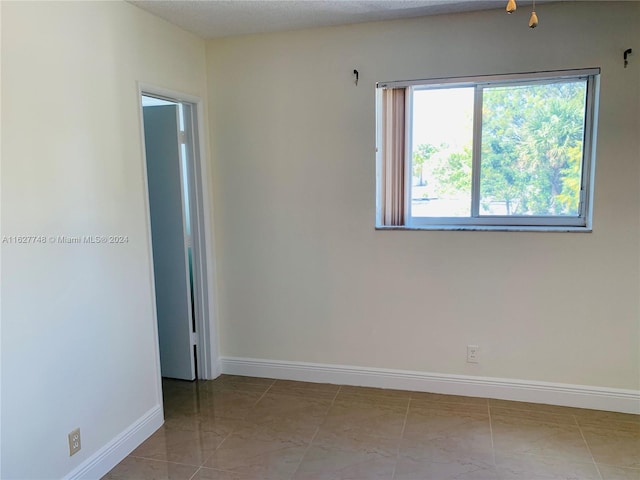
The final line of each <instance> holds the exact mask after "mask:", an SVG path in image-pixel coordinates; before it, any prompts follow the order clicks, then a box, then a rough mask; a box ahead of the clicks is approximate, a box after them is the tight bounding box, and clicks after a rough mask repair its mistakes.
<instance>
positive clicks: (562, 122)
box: [480, 80, 587, 216]
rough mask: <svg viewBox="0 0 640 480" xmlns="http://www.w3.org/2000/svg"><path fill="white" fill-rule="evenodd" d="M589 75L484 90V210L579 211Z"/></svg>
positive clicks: (566, 213) (493, 212) (575, 213)
mask: <svg viewBox="0 0 640 480" xmlns="http://www.w3.org/2000/svg"><path fill="white" fill-rule="evenodd" d="M586 92H587V87H586V81H582V80H581V81H576V82H564V83H551V84H536V85H523V86H499V87H487V88H484V90H483V108H482V158H481V170H480V215H521V216H527V215H538V216H550V215H558V216H578V215H579V203H580V184H581V177H582V144H583V137H584V119H585V98H586Z"/></svg>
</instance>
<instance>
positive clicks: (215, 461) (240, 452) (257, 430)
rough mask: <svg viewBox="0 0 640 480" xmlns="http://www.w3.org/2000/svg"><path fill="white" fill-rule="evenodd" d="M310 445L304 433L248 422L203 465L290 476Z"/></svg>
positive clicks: (261, 475) (259, 475) (259, 474)
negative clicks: (298, 434) (297, 433)
mask: <svg viewBox="0 0 640 480" xmlns="http://www.w3.org/2000/svg"><path fill="white" fill-rule="evenodd" d="M307 446H308V440H307V439H306V438H305V437H302V436H296V435H295V434H294V433H292V432H291V431H283V430H278V429H277V428H271V427H265V426H260V425H253V424H249V423H247V424H246V425H245V426H244V427H242V428H239V429H237V430H235V431H234V432H233V433H232V434H231V435H229V436H228V437H227V438H226V439H225V441H224V442H223V443H222V445H221V446H220V447H219V448H218V449H217V450H216V451H215V452H214V453H213V455H212V456H211V457H210V458H209V459H208V460H207V462H206V464H205V465H204V466H206V467H210V468H215V469H219V470H227V471H231V472H234V473H236V474H240V475H245V476H251V475H253V476H255V477H257V478H267V479H274V480H283V479H287V478H290V477H291V475H292V474H293V472H294V471H295V469H296V467H297V466H298V464H299V463H300V460H301V459H302V456H303V454H304V452H305V451H306V449H307Z"/></svg>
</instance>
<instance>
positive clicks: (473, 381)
mask: <svg viewBox="0 0 640 480" xmlns="http://www.w3.org/2000/svg"><path fill="white" fill-rule="evenodd" d="M220 367H221V371H222V373H226V374H231V375H246V376H253V377H266V378H276V379H282V380H299V381H306V382H316V383H333V384H340V385H355V386H363V387H379V388H390V389H395V390H413V391H418V392H432V393H444V394H449V395H465V396H469V397H487V398H499V399H502V400H515V401H520V402H533V403H546V404H550V405H562V406H567V407H578V408H591V409H595V410H608V411H612V412H623V413H634V414H640V391H639V390H623V389H616V388H606V387H591V386H586V385H572V384H564V383H548V382H535V381H529V380H515V379H510V378H493V377H473V376H468V375H445V374H439V373H427V372H416V371H409V370H390V369H382V368H364V367H353V366H346V365H327V364H320V363H304V362H286V361H277V360H264V359H257V358H237V357H222V358H220Z"/></svg>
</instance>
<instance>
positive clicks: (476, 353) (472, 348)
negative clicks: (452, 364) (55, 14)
mask: <svg viewBox="0 0 640 480" xmlns="http://www.w3.org/2000/svg"><path fill="white" fill-rule="evenodd" d="M479 357H480V347H478V345H467V363H478V362H479V361H480V358H479Z"/></svg>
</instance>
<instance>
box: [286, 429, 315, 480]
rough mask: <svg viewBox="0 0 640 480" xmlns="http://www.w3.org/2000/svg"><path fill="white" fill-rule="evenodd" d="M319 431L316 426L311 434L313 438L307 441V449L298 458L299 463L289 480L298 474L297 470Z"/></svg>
mask: <svg viewBox="0 0 640 480" xmlns="http://www.w3.org/2000/svg"><path fill="white" fill-rule="evenodd" d="M319 431H320V426H317V427H316V431H315V432H313V436H312V437H311V440H309V444H308V445H307V448H305V449H304V453H303V454H302V456H301V457H300V461H299V462H298V465H296V468H295V470H294V471H293V472H292V473H291V476H290V477H289V478H290V479H293V478H294V477H295V476H296V473H298V470H299V469H300V465H302V461H303V460H304V457H305V456H306V455H307V452H308V451H309V449H310V448H311V445H313V441H314V440H315V439H316V436H317V435H318V432H319Z"/></svg>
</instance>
